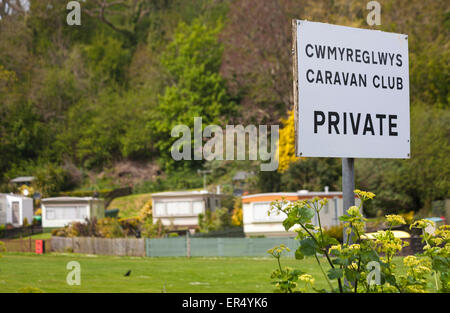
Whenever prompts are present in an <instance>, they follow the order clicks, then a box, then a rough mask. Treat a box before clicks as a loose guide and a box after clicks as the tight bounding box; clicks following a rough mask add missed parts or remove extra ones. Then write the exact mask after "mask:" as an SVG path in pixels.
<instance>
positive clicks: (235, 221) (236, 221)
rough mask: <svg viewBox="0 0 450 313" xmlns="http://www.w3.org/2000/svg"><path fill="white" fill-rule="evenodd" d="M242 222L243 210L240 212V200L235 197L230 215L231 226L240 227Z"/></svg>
mask: <svg viewBox="0 0 450 313" xmlns="http://www.w3.org/2000/svg"><path fill="white" fill-rule="evenodd" d="M243 221H244V216H243V210H242V199H241V198H240V197H236V199H235V201H234V208H233V213H232V215H231V224H232V225H233V226H242V224H243Z"/></svg>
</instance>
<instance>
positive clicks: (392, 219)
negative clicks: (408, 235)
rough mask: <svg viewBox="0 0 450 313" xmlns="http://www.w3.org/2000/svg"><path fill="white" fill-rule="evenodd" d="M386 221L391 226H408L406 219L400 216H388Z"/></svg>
mask: <svg viewBox="0 0 450 313" xmlns="http://www.w3.org/2000/svg"><path fill="white" fill-rule="evenodd" d="M386 220H387V222H388V224H389V225H391V226H396V225H404V224H406V221H405V219H404V218H403V217H402V216H400V215H395V214H394V215H386Z"/></svg>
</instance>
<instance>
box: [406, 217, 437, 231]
mask: <svg viewBox="0 0 450 313" xmlns="http://www.w3.org/2000/svg"><path fill="white" fill-rule="evenodd" d="M428 225H431V226H433V227H434V226H435V224H434V222H433V221H430V220H425V219H422V220H418V221H415V222H414V223H412V224H411V226H410V227H409V228H410V229H411V228H422V229H423V228H427V226H428Z"/></svg>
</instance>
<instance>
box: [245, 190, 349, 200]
mask: <svg viewBox="0 0 450 313" xmlns="http://www.w3.org/2000/svg"><path fill="white" fill-rule="evenodd" d="M314 197H320V198H334V197H338V198H342V192H341V191H329V192H325V191H306V190H301V191H298V192H272V193H257V194H253V195H246V196H242V202H243V203H250V202H264V201H275V200H281V199H283V198H284V199H285V200H291V201H296V200H301V199H310V198H314Z"/></svg>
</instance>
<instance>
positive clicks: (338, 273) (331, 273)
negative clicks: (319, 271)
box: [327, 268, 343, 279]
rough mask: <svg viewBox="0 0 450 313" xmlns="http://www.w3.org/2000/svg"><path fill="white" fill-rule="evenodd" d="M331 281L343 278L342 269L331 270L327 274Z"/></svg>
mask: <svg viewBox="0 0 450 313" xmlns="http://www.w3.org/2000/svg"><path fill="white" fill-rule="evenodd" d="M327 276H328V278H329V279H339V278H341V277H342V276H343V272H342V269H340V268H330V269H329V270H328V274H327Z"/></svg>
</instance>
